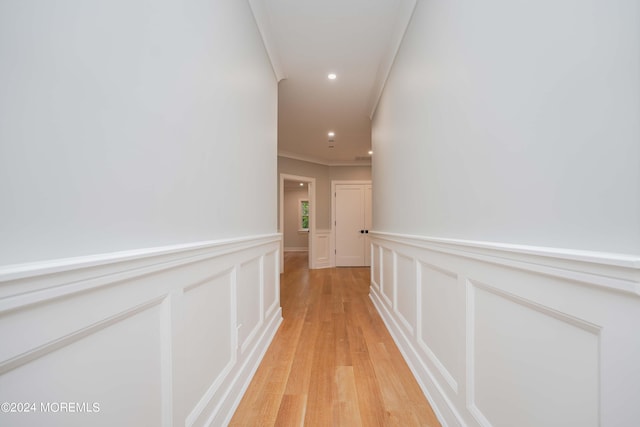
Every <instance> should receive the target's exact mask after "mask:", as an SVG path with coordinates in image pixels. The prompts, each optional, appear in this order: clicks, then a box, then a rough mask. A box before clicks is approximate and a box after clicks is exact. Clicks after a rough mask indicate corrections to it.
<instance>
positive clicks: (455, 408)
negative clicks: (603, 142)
mask: <svg viewBox="0 0 640 427" xmlns="http://www.w3.org/2000/svg"><path fill="white" fill-rule="evenodd" d="M370 234H371V239H372V240H371V255H372V256H371V260H372V265H371V289H370V297H371V299H372V301H373V303H374V305H375V306H376V308H377V310H378V311H379V312H380V314H381V316H382V318H383V319H384V321H385V323H386V325H387V327H388V328H389V330H390V331H391V334H392V336H393V337H394V339H395V341H396V343H397V344H398V346H399V347H400V350H401V351H402V353H403V355H404V357H405V359H406V360H407V362H408V364H409V366H410V367H411V369H412V371H413V373H414V374H415V376H416V378H417V380H418V382H419V383H420V386H421V387H422V389H423V391H424V393H425V394H426V396H427V398H428V399H429V400H430V402H431V403H432V405H433V407H434V411H435V412H436V414H437V416H438V418H439V419H440V421H441V422H442V424H443V425H445V426H483V427H486V426H498V425H519V426H520V425H545V426H565V425H580V426H609V425H611V426H613V425H615V426H632V425H634V424H635V423H636V422H637V420H639V419H640V407H638V405H637V402H635V398H634V397H633V396H639V395H640V371H638V369H637V361H638V360H640V338H639V337H640V335H639V334H638V332H637V330H636V326H637V325H639V324H640V256H635V255H626V254H612V253H598V252H588V251H576V250H568V249H561V248H542V247H533V246H526V245H512V244H501V243H494V242H478V241H466V240H455V239H441V238H433V237H426V236H415V235H405V234H395V233H387V232H376V231H373V232H371V233H370Z"/></svg>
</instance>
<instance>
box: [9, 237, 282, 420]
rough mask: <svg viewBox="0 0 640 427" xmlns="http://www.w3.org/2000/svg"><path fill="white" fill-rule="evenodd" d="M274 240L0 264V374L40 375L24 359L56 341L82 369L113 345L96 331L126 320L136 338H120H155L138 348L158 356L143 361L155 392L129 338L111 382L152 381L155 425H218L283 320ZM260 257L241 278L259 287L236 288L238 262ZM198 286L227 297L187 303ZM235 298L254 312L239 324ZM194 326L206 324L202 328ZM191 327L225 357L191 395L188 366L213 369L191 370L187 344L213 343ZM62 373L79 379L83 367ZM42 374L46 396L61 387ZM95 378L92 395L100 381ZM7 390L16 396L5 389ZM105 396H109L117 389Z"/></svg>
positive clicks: (41, 355) (47, 351)
mask: <svg viewBox="0 0 640 427" xmlns="http://www.w3.org/2000/svg"><path fill="white" fill-rule="evenodd" d="M281 241H282V239H281V235H280V234H277V233H272V234H265V235H257V236H243V237H238V238H233V239H224V240H215V241H206V242H195V243H187V244H180V245H171V246H162V247H155V248H145V249H137V250H130V251H121V252H114V253H108V254H99V255H90V256H83V257H75V258H66V259H58V260H49V261H42V262H34V263H29V264H20V265H14V266H5V267H3V268H2V270H0V283H1V286H0V341H2V342H3V346H2V348H0V376H2V375H4V374H7V373H8V372H11V371H13V370H14V369H16V368H18V367H20V369H21V375H24V376H25V378H28V379H30V380H33V381H39V382H40V380H41V379H40V378H39V377H37V375H38V373H37V372H36V371H35V370H33V371H32V370H31V367H32V366H33V365H37V363H34V364H32V363H30V362H34V361H38V362H40V361H43V363H47V362H46V360H47V358H48V357H51V355H53V354H54V353H56V352H57V351H59V350H61V349H62V348H64V349H65V351H66V352H67V353H68V354H70V355H71V356H70V357H69V360H70V362H69V364H72V363H73V359H74V357H73V356H74V355H76V354H77V353H76V352H79V353H80V354H82V355H83V356H82V357H83V358H85V366H86V364H87V363H91V361H92V360H93V359H94V358H95V359H96V360H101V358H102V357H104V356H103V350H100V348H101V346H102V347H104V345H107V344H108V345H112V341H109V340H113V339H114V338H113V337H114V335H113V334H111V337H107V336H109V334H103V333H101V331H104V330H108V329H109V328H112V327H121V328H123V326H122V323H127V322H131V325H133V329H132V331H134V332H132V334H136V335H135V336H134V335H131V334H128V333H127V332H122V333H119V334H118V338H116V339H117V340H118V342H120V340H121V341H122V343H130V342H133V341H135V340H137V339H138V337H139V336H143V335H145V334H147V333H148V336H149V337H155V338H154V339H156V340H157V345H158V346H159V351H158V352H157V354H156V353H155V352H151V350H152V349H154V348H155V344H156V342H155V341H154V342H153V345H151V346H147V347H141V348H143V349H145V350H144V351H148V352H150V353H148V355H147V357H149V358H150V359H154V360H149V363H152V364H155V365H157V366H158V368H159V371H158V372H157V373H158V374H159V376H160V382H159V389H158V388H157V387H156V386H153V385H152V383H153V381H149V375H150V373H149V372H145V371H144V370H140V369H138V368H136V363H139V362H140V355H139V354H138V353H137V352H136V351H137V350H135V349H129V348H128V347H127V346H126V345H125V346H123V347H122V348H121V349H120V350H119V353H118V354H119V356H118V358H116V359H117V360H114V361H113V362H114V368H113V369H114V370H113V372H114V376H113V378H112V382H114V383H116V382H118V381H122V378H124V377H129V376H132V377H135V376H137V375H140V378H136V379H135V381H133V382H134V383H136V384H149V387H152V388H150V389H149V390H148V391H150V392H152V393H153V394H155V395H158V396H160V399H161V404H160V405H159V408H160V409H159V410H160V411H161V413H160V414H155V413H154V412H151V411H152V409H151V408H156V407H154V406H153V405H150V406H148V407H147V409H146V411H149V412H148V415H149V416H156V415H157V416H158V417H159V419H160V420H161V423H160V424H161V425H176V424H180V425H183V424H184V425H192V424H193V425H202V422H203V421H205V420H206V419H209V421H210V423H209V424H210V425H221V421H222V420H223V419H226V420H228V419H230V418H231V416H232V415H233V413H234V411H235V408H236V407H237V405H238V403H239V402H240V399H241V397H242V393H243V392H244V390H245V389H246V387H247V386H248V384H249V382H250V381H251V378H252V376H253V374H254V372H255V370H256V369H257V367H258V365H259V363H260V360H261V359H262V356H263V355H264V353H265V351H266V350H267V348H268V346H269V344H270V343H271V341H272V339H273V336H274V335H275V333H276V330H277V329H278V326H279V325H280V323H281V321H282V312H281V309H280V307H279V306H278V304H279V277H280V276H279V267H278V260H279V252H280V245H281ZM267 260H268V262H267ZM256 261H257V266H258V268H257V269H251V273H250V274H251V276H250V277H248V279H247V280H248V281H249V282H251V283H255V284H256V285H257V286H259V292H255V293H250V294H247V293H244V294H240V293H239V292H238V286H240V284H239V283H238V282H237V271H238V269H239V268H242V266H243V265H246V264H247V263H253V262H256ZM266 274H268V276H267V277H268V280H267V279H266V278H265V275H266ZM272 274H275V276H274V277H271V276H272ZM202 290H205V292H214V293H210V294H209V295H210V296H211V295H213V296H215V295H225V298H223V299H217V298H209V299H207V300H206V305H204V306H203V305H198V306H194V305H191V304H193V303H194V301H204V300H199V299H198V297H196V298H195V299H194V298H193V297H189V294H190V292H200V291H202ZM266 292H268V293H269V295H270V297H269V298H270V299H271V298H272V296H274V297H275V299H276V301H275V302H274V303H273V304H272V303H271V301H265V294H266ZM191 295H193V294H191ZM265 303H266V304H269V305H270V307H269V308H268V309H266V310H265V307H264V306H265ZM242 307H245V308H247V307H257V311H255V312H253V311H252V312H251V316H250V319H251V322H250V324H248V323H247V322H246V320H245V324H244V325H243V324H240V322H241V321H242V319H241V318H240V317H239V313H240V312H241V311H240V309H241V308H242ZM192 308H195V309H197V310H200V313H209V315H211V316H214V317H213V319H215V320H216V322H219V323H218V326H219V327H218V328H214V329H211V325H212V323H211V322H203V323H202V324H200V323H198V322H197V319H198V318H191V319H189V318H188V317H186V316H185V315H184V314H185V311H184V310H189V309H192ZM149 313H153V314H149ZM212 313H217V314H212ZM145 316H146V317H145ZM216 316H217V317H216ZM141 318H142V319H144V320H142V321H141ZM208 320H209V321H210V320H212V318H209V319H208ZM43 321H44V322H46V323H47V327H46V328H43V327H42V324H41V322H43ZM200 328H204V329H206V331H205V330H203V331H198V330H199V329H200ZM241 328H246V329H245V330H250V331H251V333H250V334H248V335H247V336H246V337H245V338H243V342H242V343H240V342H239V340H238V336H239V335H238V334H239V332H240V331H241V330H242V329H241ZM123 330H125V331H126V330H127V327H126V326H125V327H124V329H123ZM138 334H140V335H138ZM190 334H191V335H190ZM194 336H195V337H199V336H206V337H207V339H208V340H209V341H208V342H209V346H211V344H212V343H215V344H216V345H219V346H222V347H223V348H222V347H216V350H220V351H222V350H224V354H225V359H224V360H221V361H218V364H217V365H216V366H215V369H216V370H215V371H212V372H210V373H211V374H214V375H212V376H211V377H210V378H208V381H209V382H206V383H204V384H202V385H204V386H205V388H204V390H203V392H202V394H198V395H195V396H192V397H195V399H196V400H195V401H191V402H186V401H185V397H184V396H185V389H188V388H189V387H190V386H189V381H193V372H199V370H200V368H202V369H205V368H208V367H209V366H206V365H202V366H195V367H194V366H193V365H192V362H191V361H190V357H189V355H190V354H189V353H188V352H189V351H199V350H200V349H201V348H204V349H205V351H211V350H210V349H211V347H206V346H205V347H200V344H201V343H202V341H200V340H193V339H192V338H193V337H194ZM189 337H191V338H189ZM88 339H90V340H91V341H90V344H89V343H88V342H89V341H87V340H88ZM105 340H106V341H105ZM185 340H186V341H185ZM185 344H186V345H185ZM93 348H96V350H93ZM150 349H151V350H150ZM207 349H208V350H207ZM227 357H228V358H227ZM145 360H146V359H145ZM195 363H200V364H202V363H203V361H202V360H200V362H195ZM205 363H209V362H208V361H206V362H205ZM187 367H189V368H187ZM63 368H65V369H69V366H66V367H63ZM188 369H192V371H191V373H189V370H188ZM119 375H120V376H122V378H120V377H118V376H119ZM68 380H69V381H70V383H74V382H77V383H82V381H83V379H82V377H81V375H80V374H78V375H76V376H75V377H74V375H70V376H69V378H68ZM42 381H44V382H43V383H41V384H40V386H39V387H40V391H39V392H38V393H40V395H41V396H42V393H45V392H49V393H55V392H56V390H58V385H57V383H55V381H53V382H52V381H48V380H47V379H43V380H42ZM47 381H48V382H47ZM100 386H102V384H101V385H100ZM95 387H96V389H95V390H93V391H92V392H96V390H97V387H98V385H95ZM110 387H113V385H109V384H106V385H105V387H104V389H103V390H102V391H100V392H101V393H103V394H104V395H108V393H110V392H109V391H108V390H110V389H111V388H110ZM6 392H7V393H9V394H11V390H10V389H7V390H6ZM38 393H37V394H38ZM105 393H106V394H105ZM108 397H109V399H113V401H114V402H117V401H118V399H121V398H122V397H119V396H115V395H108ZM110 401H111V400H110ZM155 410H156V409H153V411H155ZM108 421H109V420H108V419H107V422H108Z"/></svg>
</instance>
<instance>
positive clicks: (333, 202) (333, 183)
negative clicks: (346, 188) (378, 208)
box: [330, 180, 373, 267]
mask: <svg viewBox="0 0 640 427" xmlns="http://www.w3.org/2000/svg"><path fill="white" fill-rule="evenodd" d="M349 184H353V185H373V184H372V181H371V180H353V181H348V180H332V181H331V249H330V250H331V266H332V267H335V266H336V185H349ZM371 208H372V209H373V206H372V207H371ZM369 261H370V263H371V260H369Z"/></svg>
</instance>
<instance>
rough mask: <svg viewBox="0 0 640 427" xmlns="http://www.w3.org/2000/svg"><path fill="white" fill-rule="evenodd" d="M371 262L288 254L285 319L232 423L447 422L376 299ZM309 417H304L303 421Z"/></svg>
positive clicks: (283, 289) (283, 282)
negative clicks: (338, 264) (317, 265)
mask: <svg viewBox="0 0 640 427" xmlns="http://www.w3.org/2000/svg"><path fill="white" fill-rule="evenodd" d="M369 277H370V276H369V270H368V269H367V268H332V269H322V270H311V271H309V270H308V269H307V254H306V253H303V252H287V253H286V254H285V273H284V274H283V275H282V276H281V295H280V297H281V304H282V310H283V318H284V319H283V322H282V325H281V326H280V329H279V331H278V333H277V335H276V337H275V339H274V340H273V342H272V344H271V346H270V347H269V349H268V350H267V353H266V354H265V357H264V359H263V361H262V363H261V365H260V367H259V368H258V371H257V372H256V375H255V377H254V379H253V381H252V382H251V384H250V386H249V388H248V389H247V392H246V393H245V395H244V398H243V399H242V402H241V403H240V405H239V407H238V409H237V411H236V413H235V415H234V417H233V419H232V420H231V425H232V426H258V425H259V426H269V425H277V426H285V425H286V426H289V425H292V426H293V425H303V424H304V425H306V426H330V425H334V426H350V427H351V426H359V425H363V426H374V425H376V426H378V425H379V426H439V425H440V424H439V423H438V421H437V419H436V417H435V415H434V413H433V411H432V409H431V407H430V406H429V403H428V402H427V400H426V399H425V397H424V394H423V393H422V391H421V390H420V387H419V386H418V384H417V383H416V381H415V379H414V377H413V375H412V374H411V372H410V370H409V368H408V366H407V365H406V363H405V362H404V360H403V358H402V356H401V354H400V352H399V351H398V348H397V347H396V345H395V344H394V342H393V339H392V338H391V336H390V335H389V333H388V332H387V329H386V327H385V326H384V323H383V322H382V319H381V318H380V316H379V315H378V313H377V311H376V309H375V308H374V306H373V304H372V303H371V301H370V299H369V296H368V293H369ZM303 420H304V423H303Z"/></svg>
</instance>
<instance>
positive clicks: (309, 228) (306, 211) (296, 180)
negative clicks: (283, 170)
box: [278, 174, 316, 272]
mask: <svg viewBox="0 0 640 427" xmlns="http://www.w3.org/2000/svg"><path fill="white" fill-rule="evenodd" d="M300 184H302V185H300ZM315 184H316V180H315V178H311V177H307V176H299V175H289V174H280V191H279V193H278V194H279V208H278V231H279V233H281V234H282V236H283V238H282V240H281V244H280V271H281V272H284V251H285V249H292V248H294V249H295V250H302V249H304V248H303V247H301V246H300V244H301V243H300V242H305V243H306V250H307V253H308V259H309V260H308V266H309V269H312V268H313V260H314V253H315V251H314V236H315V224H316V220H315V204H316V191H315V187H316V185H315ZM295 187H297V188H300V189H301V188H306V192H304V191H302V192H301V191H297V192H296V194H298V195H300V196H295V197H294V203H295V205H296V210H297V211H298V216H297V217H296V223H295V226H293V225H292V224H289V225H288V226H287V224H286V223H285V209H287V208H288V207H290V206H287V205H286V204H285V198H286V194H285V193H286V192H288V191H290V190H289V189H293V188H295ZM291 191H292V190H291ZM305 193H306V197H304V194H305ZM304 202H306V204H305V203H304ZM305 226H306V227H305ZM285 233H295V236H294V237H306V238H304V239H302V238H300V239H296V238H293V239H291V240H290V241H293V242H294V243H293V245H294V246H290V247H287V245H285ZM287 240H288V241H289V239H287ZM295 242H298V243H295Z"/></svg>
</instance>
